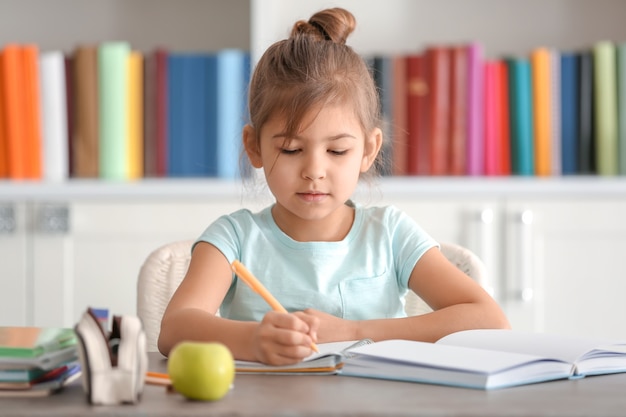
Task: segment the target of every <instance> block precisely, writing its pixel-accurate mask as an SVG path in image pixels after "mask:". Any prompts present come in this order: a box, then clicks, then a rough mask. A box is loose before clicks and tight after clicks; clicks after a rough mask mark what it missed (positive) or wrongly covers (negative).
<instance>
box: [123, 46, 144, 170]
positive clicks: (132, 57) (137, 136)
mask: <svg viewBox="0 0 626 417" xmlns="http://www.w3.org/2000/svg"><path fill="white" fill-rule="evenodd" d="M143 106H144V103H143V55H142V54H141V52H138V51H131V53H130V54H129V56H128V106H127V111H128V125H127V127H128V141H127V146H128V178H129V179H137V178H141V177H143V146H144V143H143Z"/></svg>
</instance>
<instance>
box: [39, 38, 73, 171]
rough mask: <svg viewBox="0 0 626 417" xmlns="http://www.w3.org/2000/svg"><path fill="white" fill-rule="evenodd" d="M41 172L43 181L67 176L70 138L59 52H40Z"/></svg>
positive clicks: (61, 56) (63, 59)
mask: <svg viewBox="0 0 626 417" xmlns="http://www.w3.org/2000/svg"><path fill="white" fill-rule="evenodd" d="M39 73H40V85H41V118H42V120H41V125H42V138H43V147H42V155H43V161H42V162H43V164H42V167H43V170H42V176H43V179H44V180H46V181H64V180H66V179H67V178H68V177H69V139H68V127H67V92H66V84H65V56H64V55H63V52H61V51H47V52H42V53H41V54H40V57H39Z"/></svg>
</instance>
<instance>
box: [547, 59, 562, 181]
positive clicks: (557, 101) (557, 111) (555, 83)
mask: <svg viewBox="0 0 626 417" xmlns="http://www.w3.org/2000/svg"><path fill="white" fill-rule="evenodd" d="M550 109H551V113H550V115H551V117H552V120H550V126H551V127H552V135H551V138H552V142H551V143H550V157H551V158H550V168H551V174H552V175H561V174H562V173H563V167H562V161H563V160H562V158H561V154H562V152H561V147H562V142H563V139H562V135H561V52H560V51H558V50H556V49H550Z"/></svg>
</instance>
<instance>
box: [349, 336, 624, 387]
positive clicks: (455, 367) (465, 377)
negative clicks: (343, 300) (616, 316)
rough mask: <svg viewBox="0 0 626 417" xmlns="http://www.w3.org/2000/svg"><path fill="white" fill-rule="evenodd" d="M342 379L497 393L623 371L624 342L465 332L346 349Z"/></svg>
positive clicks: (382, 342) (389, 341) (388, 341)
mask: <svg viewBox="0 0 626 417" xmlns="http://www.w3.org/2000/svg"><path fill="white" fill-rule="evenodd" d="M350 352H351V353H352V354H353V355H354V356H353V357H351V358H349V359H347V360H346V361H345V363H344V366H343V368H342V371H341V375H346V376H359V377H369V378H380V379H391V380H401V381H412V382H421V383H429V384H440V385H451V386H460V387H467V388H476V389H496V388H504V387H511V386H517V385H524V384H531V383H537V382H545V381H551V380H557V379H567V378H581V377H584V376H587V375H601V374H610V373H617V372H626V341H623V342H614V341H608V340H600V339H589V338H579V337H569V336H560V335H553V334H544V333H526V332H520V331H513V330H467V331H462V332H457V333H453V334H451V335H448V336H446V337H444V338H442V339H440V340H439V341H437V342H436V343H425V342H415V341H407V340H387V341H381V342H376V343H373V344H369V345H366V346H360V347H356V348H353V349H350Z"/></svg>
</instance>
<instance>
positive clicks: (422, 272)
mask: <svg viewBox="0 0 626 417" xmlns="http://www.w3.org/2000/svg"><path fill="white" fill-rule="evenodd" d="M409 287H410V288H411V289H412V290H413V291H414V292H415V293H416V294H417V295H419V296H420V297H421V298H422V299H423V300H424V301H425V302H426V303H427V304H428V305H429V306H430V307H431V308H432V309H433V310H434V311H433V312H431V313H426V314H423V315H419V316H412V317H406V318H399V319H377V320H362V321H350V320H343V319H338V318H336V317H333V316H331V315H328V314H325V313H322V312H319V311H317V310H312V309H310V310H306V313H307V314H311V315H313V316H316V317H318V318H319V319H320V327H319V330H318V339H319V341H320V342H321V343H324V342H330V341H335V340H359V339H363V338H371V339H373V340H385V339H408V340H421V341H428V342H434V341H436V340H438V339H440V338H441V337H443V336H445V335H447V334H450V333H453V332H456V331H459V330H465V329H476V328H510V325H509V322H508V320H507V318H506V316H505V315H504V313H503V311H502V309H501V308H500V306H499V305H498V304H497V303H496V301H495V300H494V299H493V298H492V297H491V296H490V295H489V294H488V293H487V292H486V291H485V290H484V289H483V288H482V287H481V286H480V285H479V284H478V283H476V281H474V280H472V279H471V278H470V277H468V276H467V275H466V274H465V273H463V272H462V271H461V270H459V269H458V268H457V267H456V266H455V265H453V264H452V263H451V262H450V261H448V259H447V258H446V257H445V256H444V255H443V254H442V253H441V251H440V250H439V249H437V248H432V249H430V250H428V251H427V252H426V253H425V254H424V255H423V256H422V257H421V258H420V260H419V261H418V262H417V264H416V265H415V267H414V268H413V272H412V273H411V277H410V278H409Z"/></svg>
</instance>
